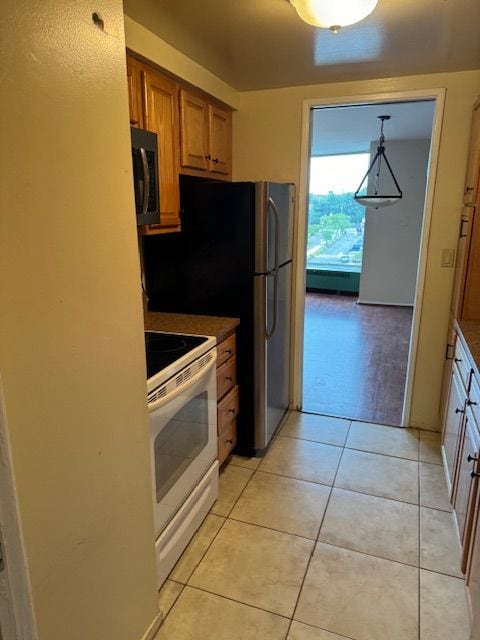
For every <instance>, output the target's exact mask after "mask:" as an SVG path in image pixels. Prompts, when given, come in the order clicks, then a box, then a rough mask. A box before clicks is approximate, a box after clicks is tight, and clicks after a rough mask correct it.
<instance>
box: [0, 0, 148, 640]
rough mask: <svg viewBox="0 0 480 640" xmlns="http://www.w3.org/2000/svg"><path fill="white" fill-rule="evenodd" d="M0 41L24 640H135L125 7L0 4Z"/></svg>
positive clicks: (3, 276)
mask: <svg viewBox="0 0 480 640" xmlns="http://www.w3.org/2000/svg"><path fill="white" fill-rule="evenodd" d="M93 12H98V13H99V14H100V15H101V17H102V18H103V20H104V23H105V30H104V31H102V30H100V29H99V28H97V27H96V26H94V24H93V22H92V13H93ZM0 41H1V42H2V47H1V53H0V55H1V59H0V68H1V70H2V71H1V79H2V89H1V92H0V93H1V97H0V128H1V144H0V197H1V207H0V209H1V215H0V300H1V303H0V304H1V312H0V371H1V376H2V381H3V391H4V399H5V419H6V422H7V428H8V432H9V435H10V442H11V451H12V461H13V469H14V474H15V480H16V486H17V492H18V504H19V511H20V518H21V525H22V529H23V534H24V542H25V550H26V557H27V562H28V572H29V575H30V579H31V585H32V596H33V605H34V609H35V615H36V619H37V623H38V631H39V640H66V638H68V640H87V639H88V640H140V638H142V637H143V635H144V633H145V631H146V629H147V627H149V626H150V624H151V623H152V621H153V620H154V618H155V616H156V614H157V613H158V594H157V589H156V576H155V559H154V528H153V512H152V511H153V510H152V491H151V474H150V464H149V460H150V458H149V455H150V453H149V435H148V434H149V432H148V414H147V405H146V382H145V353H144V336H143V314H142V304H141V289H140V269H139V261H138V252H137V239H136V224H135V215H134V204H133V187H132V179H131V173H132V170H131V151H130V135H129V134H130V130H129V117H128V98H127V81H126V68H125V40H124V30H123V13H122V3H121V1H120V0H95V2H93V0H78V1H77V2H58V1H57V0H43V1H42V2H38V1H37V0H25V1H22V2H18V1H17V0H3V2H2V3H0ZM5 640H7V639H5Z"/></svg>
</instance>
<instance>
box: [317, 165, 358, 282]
mask: <svg viewBox="0 0 480 640" xmlns="http://www.w3.org/2000/svg"><path fill="white" fill-rule="evenodd" d="M369 161H370V154H369V153H355V154H347V155H337V156H321V157H312V158H311V161H310V189H309V191H310V194H309V203H308V241H307V269H308V270H331V269H334V270H336V271H353V272H357V273H359V272H360V271H361V268H362V252H363V234H364V229H365V207H363V206H362V205H359V204H357V203H356V202H355V200H354V198H353V195H354V193H355V191H356V189H357V187H358V185H359V184H360V181H361V180H362V178H363V176H364V175H365V173H366V172H367V169H368V166H369Z"/></svg>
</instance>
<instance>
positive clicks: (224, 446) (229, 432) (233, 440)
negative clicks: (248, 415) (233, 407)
mask: <svg viewBox="0 0 480 640" xmlns="http://www.w3.org/2000/svg"><path fill="white" fill-rule="evenodd" d="M236 444H237V422H236V420H234V421H233V422H231V423H230V424H229V425H228V427H227V428H226V429H225V432H224V433H222V435H221V436H219V437H218V462H219V463H220V464H222V462H223V461H224V460H225V458H226V457H227V456H228V454H229V453H230V452H231V451H232V450H233V448H234V447H235V445H236Z"/></svg>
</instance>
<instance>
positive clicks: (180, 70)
mask: <svg viewBox="0 0 480 640" xmlns="http://www.w3.org/2000/svg"><path fill="white" fill-rule="evenodd" d="M125 40H126V44H127V47H128V48H129V49H131V50H132V51H135V52H136V53H138V54H140V55H141V56H144V57H145V58H147V59H148V60H151V61H152V62H155V63H156V64H158V65H159V66H161V67H163V68H164V69H165V70H167V71H170V72H171V73H173V74H174V75H176V76H178V77H179V78H182V79H183V80H186V81H187V82H190V83H191V84H193V85H195V86H196V87H199V88H200V89H203V91H206V92H207V93H209V94H210V95H212V96H214V97H215V98H218V100H221V101H222V102H225V103H226V104H228V105H229V106H231V107H233V108H234V109H238V103H239V94H238V92H237V91H236V90H235V89H234V88H233V87H231V86H230V85H228V84H227V83H226V82H224V81H223V80H221V79H220V78H218V77H217V76H215V75H214V74H213V73H211V72H210V71H207V69H205V68H204V67H202V66H201V65H199V64H198V62H195V61H194V60H192V59H191V58H189V57H188V56H186V55H184V54H183V53H181V52H180V51H178V49H175V48H174V47H172V46H171V45H169V44H168V43H167V42H165V41H164V40H162V39H161V38H159V37H158V36H157V35H155V34H154V33H152V32H151V31H149V30H148V29H146V28H145V27H144V26H142V25H141V24H139V23H138V22H135V20H132V18H130V17H129V16H127V15H126V16H125Z"/></svg>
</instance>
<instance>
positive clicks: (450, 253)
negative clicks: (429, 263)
mask: <svg viewBox="0 0 480 640" xmlns="http://www.w3.org/2000/svg"><path fill="white" fill-rule="evenodd" d="M440 266H441V267H454V266H455V249H442V258H441V260H440Z"/></svg>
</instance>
